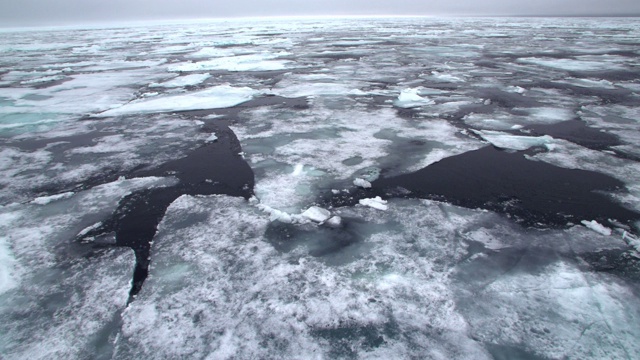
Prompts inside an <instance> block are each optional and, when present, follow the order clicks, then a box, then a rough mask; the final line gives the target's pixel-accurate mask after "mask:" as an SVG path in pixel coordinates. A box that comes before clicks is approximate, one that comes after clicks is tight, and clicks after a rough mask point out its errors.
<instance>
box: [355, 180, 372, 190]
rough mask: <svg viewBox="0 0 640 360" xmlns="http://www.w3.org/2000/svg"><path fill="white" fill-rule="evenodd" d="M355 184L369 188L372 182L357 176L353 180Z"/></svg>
mask: <svg viewBox="0 0 640 360" xmlns="http://www.w3.org/2000/svg"><path fill="white" fill-rule="evenodd" d="M353 185H355V186H359V187H361V188H363V189H369V188H370V187H371V183H370V182H368V181H367V180H365V179H361V178H357V179H355V180H353Z"/></svg>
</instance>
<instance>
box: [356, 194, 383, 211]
mask: <svg viewBox="0 0 640 360" xmlns="http://www.w3.org/2000/svg"><path fill="white" fill-rule="evenodd" d="M359 203H360V205H364V206H368V207H372V208H374V209H378V210H387V209H388V208H389V207H388V206H387V205H386V204H387V200H382V199H381V198H380V196H376V197H375V198H372V199H361V200H360V201H359Z"/></svg>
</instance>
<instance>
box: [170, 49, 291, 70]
mask: <svg viewBox="0 0 640 360" xmlns="http://www.w3.org/2000/svg"><path fill="white" fill-rule="evenodd" d="M286 55H288V54H287V53H276V54H249V55H237V56H227V57H220V58H215V59H211V60H206V61H199V62H195V63H185V64H180V65H171V66H169V68H168V69H169V71H173V72H189V71H208V70H227V71H272V70H283V69H286V68H287V65H288V64H290V61H288V60H276V59H277V58H279V57H282V56H286Z"/></svg>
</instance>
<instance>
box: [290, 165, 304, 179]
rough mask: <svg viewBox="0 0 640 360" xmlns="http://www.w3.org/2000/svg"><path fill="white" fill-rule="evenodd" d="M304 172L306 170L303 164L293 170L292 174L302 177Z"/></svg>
mask: <svg viewBox="0 0 640 360" xmlns="http://www.w3.org/2000/svg"><path fill="white" fill-rule="evenodd" d="M302 170H304V165H303V164H296V166H295V167H294V168H293V173H291V175H293V176H300V175H302Z"/></svg>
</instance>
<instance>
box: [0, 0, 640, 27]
mask: <svg viewBox="0 0 640 360" xmlns="http://www.w3.org/2000/svg"><path fill="white" fill-rule="evenodd" d="M289 15H478V16H481V15H590V16H591V15H606V16H608V15H640V0H481V1H475V0H322V1H314V0H262V1H260V0H0V25H3V26H21V25H24V26H33V25H49V24H69V23H71V24H72V23H90V22H94V21H109V22H111V21H123V20H124V21H128V20H146V19H184V18H215V17H242V16H251V17H253V16H289Z"/></svg>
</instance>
